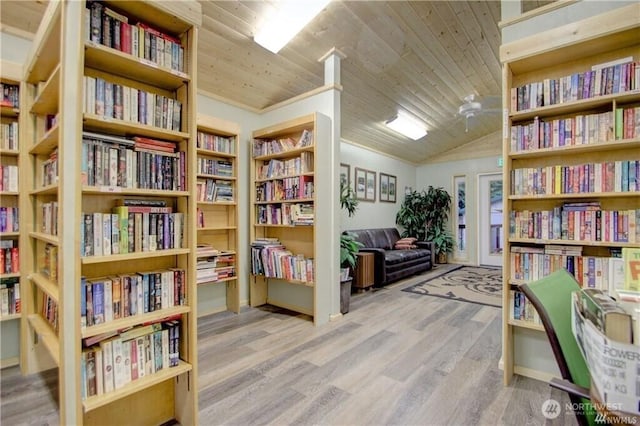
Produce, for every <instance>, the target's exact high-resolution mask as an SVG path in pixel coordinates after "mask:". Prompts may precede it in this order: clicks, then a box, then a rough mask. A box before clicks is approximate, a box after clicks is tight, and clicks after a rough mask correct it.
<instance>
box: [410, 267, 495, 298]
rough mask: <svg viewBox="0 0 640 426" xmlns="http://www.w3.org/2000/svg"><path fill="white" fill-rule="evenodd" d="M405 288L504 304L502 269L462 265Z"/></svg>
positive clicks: (447, 296)
mask: <svg viewBox="0 0 640 426" xmlns="http://www.w3.org/2000/svg"><path fill="white" fill-rule="evenodd" d="M402 291H406V292H409V293H416V294H422V295H426V296H435V297H442V298H445V299H451V300H459V301H461V302H469V303H478V304H481V305H488V306H495V307H496V308H500V307H501V306H502V269H501V268H486V267H482V266H460V267H458V268H456V269H452V270H449V271H447V272H445V273H444V274H442V275H437V276H435V277H432V278H429V279H427V280H425V281H422V282H419V283H417V284H412V285H411V286H409V287H407V288H404V289H402Z"/></svg>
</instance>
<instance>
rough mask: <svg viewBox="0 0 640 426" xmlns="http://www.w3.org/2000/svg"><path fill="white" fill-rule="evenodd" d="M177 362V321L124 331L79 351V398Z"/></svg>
mask: <svg viewBox="0 0 640 426" xmlns="http://www.w3.org/2000/svg"><path fill="white" fill-rule="evenodd" d="M179 362H180V321H179V320H169V321H164V322H161V323H154V324H147V325H140V326H137V327H135V328H132V329H128V330H125V331H123V332H121V333H118V334H116V335H115V336H112V337H110V338H106V339H104V340H101V341H100V342H99V343H97V344H94V345H93V346H90V347H88V348H86V349H84V350H83V351H82V357H81V367H80V371H81V396H82V399H83V400H84V399H87V398H88V397H92V396H97V395H103V394H106V393H109V392H112V391H114V390H117V389H120V388H122V387H124V386H125V385H126V384H128V383H131V382H134V381H136V380H139V379H141V378H143V377H146V376H150V375H152V374H154V373H157V372H158V371H161V370H163V369H166V368H171V367H175V366H177V365H178V364H179Z"/></svg>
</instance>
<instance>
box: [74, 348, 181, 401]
mask: <svg viewBox="0 0 640 426" xmlns="http://www.w3.org/2000/svg"><path fill="white" fill-rule="evenodd" d="M191 370H192V366H191V364H189V363H187V362H184V361H182V360H180V362H179V363H178V365H177V366H175V367H169V368H164V369H162V370H160V371H158V372H155V373H153V374H150V375H148V376H144V377H143V378H141V379H138V380H134V381H132V382H129V383H127V384H126V385H125V386H123V387H122V388H120V389H117V390H115V391H113V392H109V393H106V394H103V395H97V396H91V397H89V398H87V399H85V400H84V401H82V406H83V408H84V412H85V413H86V412H89V411H91V410H95V409H97V408H100V407H102V406H105V405H107V404H110V403H112V402H114V401H117V400H119V399H122V398H124V397H126V396H129V395H132V394H134V393H136V392H140V391H142V390H144V389H146V388H149V387H151V386H153V385H156V384H158V383H161V382H164V381H166V380H170V379H173V378H174V377H176V376H179V375H181V374H184V373H188V372H189V371H191Z"/></svg>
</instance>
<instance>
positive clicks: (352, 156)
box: [340, 141, 416, 230]
mask: <svg viewBox="0 0 640 426" xmlns="http://www.w3.org/2000/svg"><path fill="white" fill-rule="evenodd" d="M340 162H341V163H345V164H348V165H349V166H350V185H351V188H353V187H354V186H353V185H354V180H355V178H354V177H355V168H356V167H359V168H363V169H367V170H371V171H374V172H376V201H375V202H369V201H360V203H359V204H358V210H357V211H356V214H355V215H354V216H353V217H348V215H347V212H346V211H343V212H342V214H341V218H342V220H341V223H340V227H341V229H342V230H348V229H363V228H389V227H395V226H396V213H397V212H398V210H399V208H400V204H402V200H403V199H404V188H405V186H410V187H412V188H415V187H416V166H415V165H413V164H410V163H408V162H405V161H402V160H397V159H394V158H391V157H387V156H386V155H383V154H380V153H377V152H374V151H371V150H368V149H366V148H363V147H361V146H358V145H355V144H351V143H348V142H345V141H342V143H341V144H340ZM380 172H382V173H386V174H388V175H393V176H396V178H397V179H396V185H397V191H398V193H397V195H396V202H395V203H388V202H380V197H379V196H380V189H379V185H380Z"/></svg>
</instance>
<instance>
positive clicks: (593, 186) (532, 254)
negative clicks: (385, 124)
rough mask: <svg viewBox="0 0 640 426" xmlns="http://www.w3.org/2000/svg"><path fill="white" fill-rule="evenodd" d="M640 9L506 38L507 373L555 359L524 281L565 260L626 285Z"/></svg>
mask: <svg viewBox="0 0 640 426" xmlns="http://www.w3.org/2000/svg"><path fill="white" fill-rule="evenodd" d="M639 12H640V11H639V9H638V5H633V6H629V7H622V8H619V9H616V10H614V11H612V12H608V13H606V14H603V15H599V16H598V17H597V22H598V26H601V28H605V27H606V28H608V30H607V31H606V32H602V33H601V32H600V31H599V30H596V29H594V28H595V27H594V25H595V22H596V21H595V18H590V19H587V20H584V21H581V22H578V23H576V24H574V25H576V26H577V27H578V28H580V29H585V31H586V32H585V34H583V31H582V30H580V31H571V34H572V35H571V36H566V35H565V34H569V33H568V32H565V28H563V27H561V28H558V29H555V30H550V31H549V34H545V35H544V37H542V38H540V35H537V36H536V37H538V38H537V40H540V39H543V40H554V45H553V46H552V47H549V46H547V45H545V44H541V45H540V46H539V50H538V49H537V48H536V49H532V48H531V47H530V46H533V45H537V44H535V43H534V44H531V40H528V39H523V40H520V41H515V42H513V43H511V44H509V45H505V46H502V48H501V56H502V61H503V63H504V64H505V67H504V74H503V93H504V94H503V96H504V98H503V99H504V104H505V105H506V106H507V108H508V111H507V113H508V114H507V119H506V120H505V126H506V127H505V129H504V143H503V155H504V159H505V162H504V175H503V177H504V183H505V188H507V189H508V191H505V214H504V222H505V224H508V226H509V228H508V229H509V233H508V238H507V241H506V243H505V250H504V259H503V261H504V266H503V277H504V288H503V290H504V291H503V306H504V307H505V309H503V317H504V319H503V358H502V361H503V364H504V378H505V383H509V381H510V380H511V378H512V376H513V374H522V375H527V376H531V377H534V378H538V379H548V378H549V377H550V376H551V375H552V371H550V370H549V369H547V367H549V366H551V367H552V369H553V366H554V362H553V360H552V358H551V351H550V349H549V347H548V343H547V341H546V338H545V334H544V332H543V327H542V325H541V324H540V319H539V317H538V315H537V312H535V309H533V308H532V306H531V305H530V304H529V303H528V301H527V300H526V298H525V297H524V295H523V294H522V293H521V292H520V291H518V286H519V285H521V284H522V283H525V282H531V281H535V280H536V279H539V278H542V277H543V276H546V275H548V274H549V273H551V272H553V271H555V270H557V269H560V268H565V269H567V270H568V271H569V272H570V273H572V274H573V275H574V277H575V278H576V280H577V281H578V283H579V284H580V285H581V286H582V287H586V288H601V289H604V290H607V291H611V292H615V290H616V288H618V287H619V286H620V285H621V283H622V282H623V281H624V278H623V277H624V266H623V262H622V259H621V252H622V250H623V249H624V248H625V247H640V226H638V225H640V126H639V125H638V123H640V120H639V118H640V108H639V105H640V44H639V43H638V40H639V38H638V36H639V29H638V25H637V22H635V23H633V25H627V21H628V18H626V17H627V16H633V15H634V14H635V15H637V13H639ZM572 28H573V27H572ZM567 309H569V307H567ZM532 352H535V354H533V353H532ZM545 354H546V355H545ZM547 358H549V359H547Z"/></svg>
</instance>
